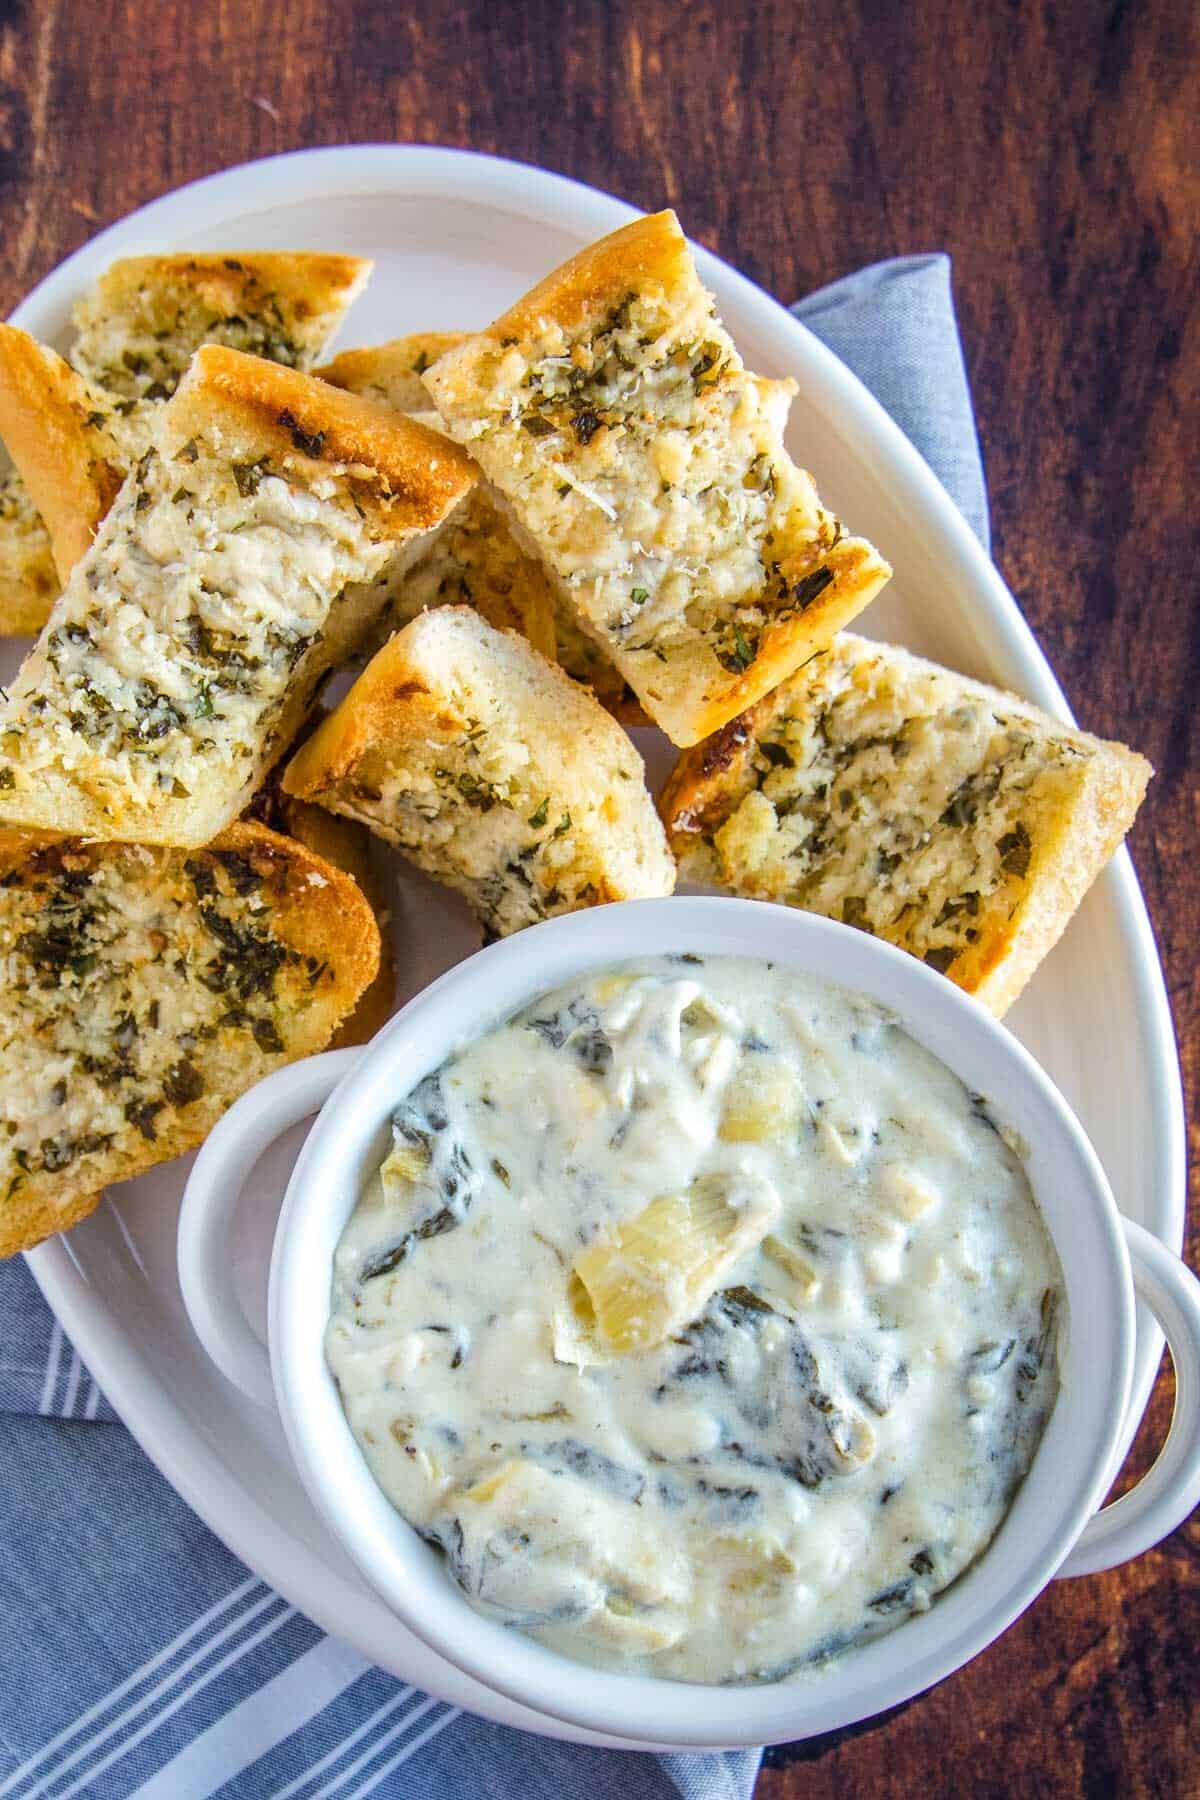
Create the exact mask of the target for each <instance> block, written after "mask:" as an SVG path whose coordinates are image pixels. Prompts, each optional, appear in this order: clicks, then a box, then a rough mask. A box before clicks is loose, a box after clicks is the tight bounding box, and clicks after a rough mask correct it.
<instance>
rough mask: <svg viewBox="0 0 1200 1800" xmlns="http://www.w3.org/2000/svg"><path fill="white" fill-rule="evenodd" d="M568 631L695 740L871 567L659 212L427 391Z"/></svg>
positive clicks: (841, 608)
mask: <svg viewBox="0 0 1200 1800" xmlns="http://www.w3.org/2000/svg"><path fill="white" fill-rule="evenodd" d="M424 381H425V385H426V387H427V388H428V389H429V392H430V394H431V395H432V396H433V401H434V404H435V406H436V407H437V410H438V412H439V414H440V415H441V417H442V419H443V421H444V422H445V424H446V427H447V429H448V430H449V431H450V433H451V434H452V436H454V437H455V438H456V439H457V440H458V442H459V443H461V444H463V445H464V446H465V447H466V448H467V449H469V450H470V452H471V454H472V456H474V457H475V458H476V460H477V461H478V462H479V464H480V465H481V467H482V469H483V471H484V474H485V475H486V476H487V477H488V479H489V481H491V482H492V483H493V485H494V486H495V487H496V488H497V489H499V491H500V492H501V493H502V494H503V495H504V497H505V499H506V501H507V502H508V504H509V506H510V508H511V510H512V514H513V517H514V518H515V520H516V522H517V524H518V526H519V528H520V530H521V532H522V533H523V534H524V535H525V539H526V541H527V542H528V544H529V545H530V547H531V548H532V549H534V550H535V551H536V552H537V554H539V555H540V556H541V557H542V559H543V560H544V561H545V562H546V563H547V565H548V566H549V567H550V569H551V570H552V571H553V573H554V575H555V577H556V579H557V580H558V582H559V584H560V586H561V589H562V592H563V594H564V596H565V598H566V599H567V601H568V602H569V604H570V606H571V608H572V610H573V611H574V613H575V615H576V617H577V619H578V621H579V623H580V625H581V626H582V627H583V629H584V630H585V631H586V633H587V634H588V635H589V636H590V637H591V638H593V639H594V640H595V641H596V642H597V643H598V644H599V645H600V646H601V648H602V649H604V650H605V651H606V652H607V654H608V655H609V656H610V657H611V659H612V661H613V663H615V665H616V667H617V669H618V670H619V671H620V673H621V675H622V676H623V678H624V679H625V680H626V681H627V682H628V684H629V686H630V687H631V688H632V689H633V691H634V692H635V693H636V694H637V696H638V698H639V700H640V701H641V703H642V705H643V706H644V707H645V709H646V711H647V713H649V715H650V716H651V718H653V719H654V720H655V721H656V722H657V723H658V724H659V725H661V726H662V727H663V729H664V730H665V731H666V732H667V734H668V736H670V737H671V738H673V739H674V741H675V742H676V743H678V744H692V743H695V742H697V740H699V739H700V738H703V737H706V736H707V735H708V734H709V733H710V732H712V731H714V730H716V729H717V728H718V727H719V726H720V725H723V724H724V723H725V722H726V721H727V720H728V719H730V718H731V717H733V716H734V715H735V714H736V713H738V712H740V711H742V710H743V709H744V708H745V707H746V706H748V705H750V704H752V703H753V702H754V701H755V700H757V699H759V698H760V697H761V696H762V695H763V694H764V693H767V692H768V691H769V690H770V689H771V688H772V687H774V686H775V685H776V683H777V682H779V681H781V680H783V678H784V677H785V676H787V675H788V674H790V673H791V671H792V670H793V669H795V668H796V667H797V666H798V665H799V664H800V663H802V662H804V661H805V660H806V659H807V658H808V657H809V656H812V655H813V654H814V653H815V652H816V651H817V650H820V649H822V648H823V647H824V646H825V645H826V644H827V643H828V642H829V640H830V638H831V637H832V636H833V633H834V631H835V630H836V629H837V628H838V627H839V626H842V625H844V624H846V623H848V622H849V620H850V619H852V618H853V617H854V616H855V614H857V613H858V612H860V611H861V610H862V608H863V607H864V606H866V605H867V603H868V602H869V601H870V600H871V599H872V598H873V597H874V595H875V594H876V593H877V592H878V591H879V589H880V588H881V587H882V586H883V584H884V582H885V581H886V580H887V578H888V576H889V574H890V570H889V568H888V566H887V564H886V563H885V562H884V561H883V559H882V557H880V556H879V555H878V554H877V553H876V551H875V550H873V549H872V547H871V545H870V544H868V543H866V542H865V541H864V540H863V539H862V538H855V537H850V536H847V535H846V533H845V531H844V530H843V527H842V526H841V525H840V524H839V522H838V521H837V520H836V519H835V518H834V517H833V515H832V513H830V512H829V511H827V510H826V508H825V507H824V506H823V505H822V504H821V501H820V499H819V498H818V495H817V491H816V488H815V487H814V485H813V482H812V479H811V477H810V476H808V475H806V474H805V473H804V471H803V470H801V469H799V468H797V467H796V465H795V464H794V463H793V462H792V460H791V458H790V456H789V455H788V453H787V451H786V449H785V448H784V444H783V429H784V424H785V421H786V417H787V411H788V407H789V405H790V401H791V396H792V394H793V392H794V391H795V390H794V385H793V384H792V383H790V382H780V381H764V380H761V379H759V378H758V377H757V376H754V375H751V374H749V373H748V372H747V371H746V369H745V368H744V367H743V366H742V361H741V358H740V357H739V355H738V353H737V350H736V349H735V347H734V345H733V343H732V342H731V340H730V338H729V336H728V333H727V332H726V331H725V328H724V326H723V325H722V324H721V321H720V320H719V318H718V317H717V314H716V311H715V307H714V302H713V299H712V296H711V295H710V294H709V293H708V292H707V291H706V290H705V288H704V286H703V284H702V283H701V281H700V278H699V276H698V274H697V272H696V268H695V264H694V263H693V261H692V257H691V254H690V252H689V250H688V246H687V243H686V240H685V239H684V236H683V233H682V232H681V231H680V229H679V223H678V221H677V220H676V218H675V215H674V214H673V213H670V212H664V213H658V214H656V215H654V216H653V217H650V218H644V219H639V220H637V221H635V222H634V223H633V224H632V225H627V226H625V227H623V228H622V229H621V230H620V231H617V232H614V233H613V234H612V235H611V237H607V238H604V239H603V240H602V241H601V242H600V243H597V244H593V245H592V246H591V247H590V249H587V250H584V251H582V252H581V253H580V254H579V255H578V256H576V257H574V258H572V260H571V261H570V262H568V263H566V264H565V265H564V266H563V267H562V268H561V269H558V270H556V271H555V272H554V273H553V274H552V275H549V276H548V277H547V278H546V279H545V280H544V281H543V282H541V283H539V285H538V286H537V287H536V288H534V289H533V291H532V292H531V293H529V294H527V295H526V297H525V298H524V299H523V300H521V301H519V302H518V303H517V305H516V306H514V307H513V308H511V310H510V311H509V312H507V313H505V314H504V315H503V317H501V318H499V319H497V320H496V322H495V323H494V324H493V325H490V326H489V327H488V328H487V330H486V331H484V332H481V333H479V334H478V335H477V336H474V337H470V338H468V339H467V340H466V341H465V342H464V343H462V344H460V345H458V346H457V347H456V348H455V349H453V350H450V351H448V352H447V354H446V355H444V356H442V357H441V358H440V359H439V360H438V361H437V362H435V363H434V364H433V365H432V367H431V368H430V369H428V370H427V371H426V373H425V376H424Z"/></svg>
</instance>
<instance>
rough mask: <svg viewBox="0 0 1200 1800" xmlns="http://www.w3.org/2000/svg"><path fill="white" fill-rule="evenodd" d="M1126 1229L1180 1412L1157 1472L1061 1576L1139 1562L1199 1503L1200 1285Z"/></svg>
mask: <svg viewBox="0 0 1200 1800" xmlns="http://www.w3.org/2000/svg"><path fill="white" fill-rule="evenodd" d="M1121 1223H1122V1224H1123V1225H1124V1227H1125V1239H1126V1242H1127V1243H1128V1245H1129V1260H1130V1262H1131V1263H1132V1265H1133V1285H1134V1287H1135V1288H1136V1289H1137V1292H1138V1294H1139V1295H1140V1296H1141V1298H1142V1299H1143V1300H1144V1301H1145V1302H1146V1304H1147V1306H1149V1308H1150V1310H1151V1312H1152V1313H1153V1314H1154V1316H1155V1318H1156V1319H1157V1320H1158V1323H1159V1325H1160V1326H1161V1327H1162V1330H1163V1335H1164V1336H1165V1337H1166V1340H1167V1346H1168V1348H1169V1350H1170V1352H1171V1360H1172V1362H1173V1363H1174V1364H1175V1411H1174V1413H1173V1415H1172V1418H1171V1429H1170V1431H1169V1432H1168V1433H1167V1441H1166V1443H1165V1444H1164V1445H1163V1447H1162V1449H1161V1450H1160V1451H1159V1454H1158V1458H1157V1460H1156V1462H1155V1463H1154V1466H1153V1468H1151V1469H1150V1471H1149V1473H1148V1474H1146V1475H1143V1476H1142V1479H1141V1480H1140V1481H1139V1482H1138V1484H1137V1486H1136V1487H1134V1488H1131V1489H1130V1490H1129V1492H1128V1493H1127V1494H1122V1496H1121V1498H1120V1499H1119V1500H1114V1501H1113V1503H1112V1505H1111V1506H1106V1507H1104V1508H1103V1509H1102V1510H1101V1511H1100V1512H1098V1513H1097V1514H1096V1516H1095V1518H1093V1519H1090V1520H1089V1521H1088V1523H1087V1524H1086V1525H1085V1526H1084V1528H1083V1531H1082V1533H1081V1534H1080V1536H1079V1538H1078V1540H1077V1542H1076V1544H1075V1548H1074V1549H1073V1550H1072V1551H1071V1554H1070V1555H1069V1556H1068V1557H1067V1559H1066V1561H1065V1562H1064V1563H1063V1565H1062V1567H1061V1568H1060V1569H1059V1571H1058V1573H1059V1574H1060V1575H1095V1574H1097V1573H1098V1572H1099V1570H1101V1569H1112V1568H1115V1567H1116V1565H1117V1564H1118V1563H1123V1562H1128V1560H1129V1558H1130V1557H1131V1556H1140V1555H1141V1553H1142V1551H1143V1550H1149V1549H1151V1548H1152V1547H1153V1546H1154V1545H1155V1544H1157V1543H1158V1542H1159V1540H1160V1539H1161V1538H1165V1537H1166V1535H1167V1533H1168V1532H1169V1531H1174V1529H1175V1527H1176V1526H1177V1525H1180V1524H1182V1523H1183V1521H1184V1519H1186V1517H1187V1515H1188V1514H1189V1513H1190V1512H1191V1510H1192V1508H1193V1507H1194V1506H1195V1505H1197V1503H1200V1281H1197V1279H1196V1277H1195V1276H1194V1275H1193V1274H1192V1271H1191V1270H1190V1269H1189V1268H1188V1266H1187V1264H1186V1263H1184V1262H1183V1261H1181V1260H1180V1258H1179V1257H1178V1256H1175V1255H1174V1254H1173V1253H1172V1252H1171V1251H1170V1250H1168V1249H1167V1247H1166V1245H1165V1244H1162V1243H1160V1242H1159V1240H1158V1238H1156V1237H1154V1236H1152V1235H1151V1233H1150V1232H1148V1231H1147V1230H1146V1229H1145V1227H1144V1226H1142V1225H1135V1224H1134V1222H1133V1220H1132V1219H1122V1221H1121Z"/></svg>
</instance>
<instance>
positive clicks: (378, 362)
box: [317, 331, 646, 724]
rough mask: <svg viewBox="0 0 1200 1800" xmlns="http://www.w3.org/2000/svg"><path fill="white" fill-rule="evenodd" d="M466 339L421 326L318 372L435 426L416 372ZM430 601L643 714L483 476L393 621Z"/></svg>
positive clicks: (400, 596)
mask: <svg viewBox="0 0 1200 1800" xmlns="http://www.w3.org/2000/svg"><path fill="white" fill-rule="evenodd" d="M463 341H464V336H463V333H462V332H449V331H440V332H439V331H425V332H418V333H416V334H414V335H413V336H412V337H405V338H396V339H394V340H393V341H392V342H391V343H389V344H381V345H379V346H378V348H376V349H374V350H347V351H346V352H345V353H344V354H343V355H342V356H338V357H335V358H334V360H333V362H331V363H327V364H326V365H325V367H324V368H322V369H318V370H317V373H318V374H319V375H320V376H321V378H322V379H323V380H325V381H331V382H333V384H334V385H335V387H343V388H347V389H348V390H349V391H350V392H351V393H355V394H364V395H366V396H367V397H368V398H370V399H377V400H382V401H384V402H385V404H387V405H389V406H394V407H396V409H397V410H398V411H400V412H408V413H414V414H416V415H417V416H418V417H419V418H421V419H422V422H423V423H426V424H430V425H432V426H434V427H435V428H436V429H439V430H440V429H441V421H440V419H439V418H438V415H437V414H436V413H429V412H426V411H425V409H426V408H428V406H429V395H428V394H427V393H426V391H425V386H424V383H423V382H422V380H421V376H422V375H423V374H424V372H425V370H426V369H427V368H429V366H430V365H431V364H432V363H433V362H435V361H436V360H437V358H438V357H439V356H443V355H444V354H445V353H446V351H447V350H451V349H453V348H454V346H455V345H456V344H461V343H462V342H463ZM434 606H473V607H474V608H475V610H476V612H478V613H479V614H480V616H481V617H482V618H485V619H486V620H487V622H488V624H489V625H495V626H496V627H497V628H498V629H500V630H509V631H519V632H521V633H522V634H523V635H524V636H525V637H527V638H528V639H529V642H530V643H531V644H532V645H533V647H534V649H535V650H540V651H541V653H542V655H543V656H546V657H549V658H550V659H551V661H554V662H557V663H559V664H560V666H561V667H562V668H564V669H565V670H566V671H567V674H568V675H571V676H573V677H574V678H575V680H576V681H583V682H586V683H587V685H588V686H589V687H590V688H591V689H592V692H593V693H594V694H595V696H596V698H597V699H598V700H599V701H600V703H601V705H602V706H605V707H607V708H608V710H609V711H610V712H611V713H612V714H613V715H614V717H616V718H619V719H622V720H623V721H624V722H625V723H627V724H645V722H646V715H645V713H644V712H643V711H642V709H641V707H640V706H639V705H638V703H637V700H636V698H635V696H634V695H633V693H632V691H631V690H630V688H629V687H628V685H627V684H626V681H625V678H624V676H623V675H621V674H620V673H619V671H618V670H617V669H616V668H615V666H614V665H613V663H612V661H611V659H610V658H609V656H608V654H607V652H606V651H604V650H603V649H601V647H600V645H599V644H598V643H597V642H596V641H595V639H594V638H591V637H589V636H588V634H587V633H586V632H585V631H584V630H583V629H582V628H581V626H580V625H579V622H578V620H577V619H576V617H575V615H574V613H573V612H572V610H571V607H570V606H569V604H568V603H567V601H566V600H565V599H564V597H563V595H562V592H561V590H560V588H559V586H558V584H557V582H555V581H554V580H553V579H552V578H551V576H550V573H549V571H548V570H547V569H546V567H545V565H544V564H543V563H542V562H541V560H540V558H538V557H536V556H532V555H530V553H529V552H528V550H526V549H524V548H523V547H522V545H521V544H519V543H518V542H517V539H516V537H515V536H514V534H513V529H512V526H511V525H510V523H509V521H508V518H507V515H506V514H505V512H504V510H503V507H502V504H501V503H500V502H499V501H498V499H497V498H496V497H495V496H493V495H491V494H490V493H489V492H488V489H487V485H486V483H484V482H482V481H481V482H480V483H479V485H478V486H477V487H476V489H475V491H474V493H473V494H472V495H471V496H470V498H469V499H468V500H467V501H466V502H465V504H464V505H463V506H462V507H461V508H460V510H459V511H458V513H457V514H456V515H455V517H454V519H453V520H452V521H451V523H450V525H449V526H448V527H447V529H446V530H445V531H444V532H442V533H441V534H440V535H439V537H438V538H437V540H436V542H435V543H434V544H433V545H431V547H430V549H429V550H428V551H426V553H425V554H424V555H423V556H422V557H420V558H419V559H418V561H417V562H416V563H415V564H414V565H413V567H412V569H411V571H410V572H409V574H408V575H407V577H406V578H405V580H404V581H403V582H402V583H401V585H400V587H399V589H398V591H397V593H396V597H395V602H394V604H393V607H392V613H391V620H390V622H391V624H392V625H393V626H394V627H395V626H401V625H407V624H408V622H409V620H410V619H415V618H416V616H417V614H418V613H422V612H427V611H428V610H429V609H430V607H434Z"/></svg>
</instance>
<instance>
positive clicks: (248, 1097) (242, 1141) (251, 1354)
mask: <svg viewBox="0 0 1200 1800" xmlns="http://www.w3.org/2000/svg"><path fill="white" fill-rule="evenodd" d="M361 1055H362V1051H361V1050H358V1049H351V1050H329V1051H327V1052H326V1053H325V1055H323V1056H311V1057H309V1058H307V1060H306V1061H304V1062H298V1063H293V1064H291V1065H290V1066H289V1067H288V1068H284V1069H276V1070H275V1073H274V1074H273V1075H268V1076H267V1077H266V1079H265V1080H263V1081H260V1082H259V1083H258V1085H257V1087H252V1088H251V1089H250V1090H249V1092H247V1093H245V1094H243V1095H242V1097H241V1099H240V1100H236V1101H235V1102H234V1104H233V1105H232V1106H231V1107H230V1109H229V1111H228V1112H227V1113H226V1114H225V1116H224V1118H223V1119H221V1120H220V1121H219V1122H218V1124H217V1125H216V1126H214V1128H213V1130H212V1131H211V1132H210V1133H209V1135H208V1137H207V1138H206V1139H205V1141H204V1143H203V1145H202V1146H201V1148H200V1152H199V1154H198V1156H197V1157H196V1160H195V1162H194V1163H193V1165H192V1172H191V1174H190V1175H189V1176H188V1181H187V1187H186V1188H185V1189H184V1194H183V1206H182V1210H181V1211H180V1214H179V1236H178V1240H177V1254H178V1259H179V1285H180V1287H181V1288H182V1290H183V1303H184V1305H185V1306H186V1308H187V1313H188V1317H189V1319H190V1320H191V1322H192V1329H193V1330H194V1331H195V1333H196V1336H197V1337H198V1338H199V1339H200V1342H201V1343H202V1344H203V1345H204V1348H205V1350H206V1351H207V1352H208V1354H209V1356H210V1357H211V1358H212V1360H213V1362H215V1363H216V1365H217V1367H218V1369H220V1371H221V1373H222V1375H225V1376H227V1377H228V1379H229V1380H230V1381H232V1383H233V1385H234V1386H235V1387H237V1388H240V1389H241V1391H242V1393H243V1394H247V1395H249V1397H250V1399H251V1400H254V1401H257V1403H258V1404H259V1405H260V1406H268V1407H273V1406H274V1404H275V1392H274V1387H273V1385H272V1381H271V1361H270V1358H269V1356H268V1355H267V1351H266V1346H265V1345H264V1344H262V1343H261V1342H260V1340H259V1338H258V1337H257V1335H256V1334H255V1333H254V1332H253V1331H252V1330H251V1329H250V1326H249V1324H248V1323H247V1320H246V1315H245V1313H244V1312H243V1311H242V1307H241V1304H240V1302H239V1300H238V1298H237V1295H236V1293H235V1292H234V1288H233V1270H232V1263H231V1259H230V1256H229V1239H230V1228H231V1225H232V1221H233V1215H234V1211H235V1209H236V1207H237V1203H238V1201H239V1199H240V1198H241V1193H242V1187H243V1185H244V1183H245V1180H246V1176H247V1175H248V1174H249V1173H250V1170H251V1169H252V1168H253V1167H254V1165H255V1163H256V1162H257V1161H258V1159H259V1157H260V1156H261V1155H262V1153H263V1151H264V1150H265V1149H266V1148H267V1147H268V1145H270V1144H273V1143H274V1141H275V1139H276V1138H277V1137H280V1136H281V1135H282V1134H283V1132H285V1131H287V1130H288V1129H289V1127H290V1126H292V1125H296V1124H298V1123H299V1121H300V1120H301V1119H304V1118H307V1116H308V1115H309V1113H314V1112H317V1111H318V1110H319V1109H320V1107H321V1106H322V1105H323V1104H324V1103H325V1101H326V1100H327V1099H328V1098H329V1096H330V1094H331V1093H332V1092H333V1090H334V1088H335V1087H336V1086H337V1084H338V1082H339V1081H340V1080H341V1079H342V1076H343V1075H345V1074H346V1072H347V1070H348V1069H349V1068H350V1067H351V1066H352V1064H354V1063H355V1062H357V1061H358V1059H359V1057H360V1056H361Z"/></svg>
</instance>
